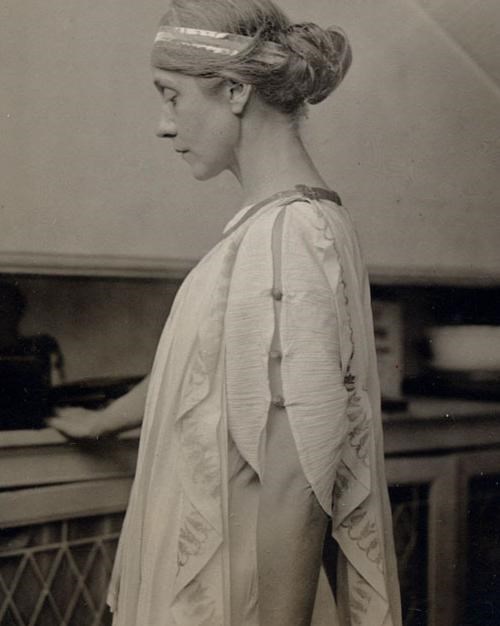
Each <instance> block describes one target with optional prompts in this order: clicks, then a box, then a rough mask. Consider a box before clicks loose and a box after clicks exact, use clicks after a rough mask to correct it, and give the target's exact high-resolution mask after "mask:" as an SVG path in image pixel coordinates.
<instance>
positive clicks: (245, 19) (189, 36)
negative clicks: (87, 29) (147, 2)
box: [152, 0, 351, 115]
mask: <svg viewBox="0 0 500 626" xmlns="http://www.w3.org/2000/svg"><path fill="white" fill-rule="evenodd" d="M172 27H173V28H172ZM162 29H163V30H162ZM193 29H196V30H197V31H198V35H196V34H195V35H193V33H194V32H195V31H194V30H193ZM180 31H182V32H180ZM200 31H209V32H211V33H214V32H215V33H230V34H232V35H234V37H233V39H232V40H231V38H230V39H229V45H230V46H232V48H233V50H232V52H231V53H230V54H225V53H224V51H222V50H221V49H220V48H221V47H223V45H225V44H222V43H221V40H214V39H212V42H214V43H215V44H216V45H214V46H211V45H210V43H211V42H210V37H208V38H207V39H206V41H205V44H203V39H204V37H203V33H201V34H200ZM162 33H163V36H160V35H162ZM207 34H208V33H207ZM207 42H208V43H207ZM190 43H191V45H190ZM193 44H194V45H193ZM217 46H219V50H218V51H217V49H216V48H217ZM152 62H153V65H154V66H155V67H158V68H161V69H165V70H172V71H178V72H181V73H183V74H187V75H190V76H201V77H221V78H226V79H231V80H234V81H240V82H242V83H246V84H250V85H253V86H254V88H255V90H256V92H257V94H258V95H259V96H260V98H261V99H262V100H263V101H264V102H265V103H267V104H268V105H270V106H272V107H274V108H275V109H277V110H279V111H281V112H283V113H286V114H291V115H297V113H299V112H300V111H302V110H303V108H304V105H306V104H307V103H310V104H315V103H317V102H321V101H322V100H324V99H325V98H326V97H327V96H328V95H329V94H330V93H331V92H332V91H333V90H334V89H335V88H336V87H337V86H338V85H339V84H340V82H341V81H342V79H343V78H344V76H345V74H346V72H347V70H348V69H349V66H350V64H351V48H350V45H349V42H348V41H347V38H346V37H345V35H344V34H343V33H342V31H340V30H339V29H336V28H330V29H323V28H321V27H319V26H317V25H316V24H311V23H304V24H292V23H291V22H290V20H289V19H288V18H287V17H286V15H285V14H284V13H283V12H282V11H281V9H279V8H278V7H277V6H276V5H275V4H273V3H272V2H271V1H270V0H172V1H171V4H170V8H169V10H168V11H167V13H166V14H165V15H164V17H163V18H162V20H161V26H160V34H159V37H158V38H157V41H156V42H155V45H154V49H153V55H152Z"/></svg>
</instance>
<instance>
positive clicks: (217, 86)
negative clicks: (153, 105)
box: [153, 68, 241, 180]
mask: <svg viewBox="0 0 500 626" xmlns="http://www.w3.org/2000/svg"><path fill="white" fill-rule="evenodd" d="M153 81H154V84H155V86H156V88H157V89H158V91H159V93H160V96H161V99H162V105H161V116H160V123H159V127H158V131H157V135H158V137H162V138H169V139H171V140H172V142H173V147H174V149H175V151H176V152H177V153H179V155H181V156H182V158H183V159H184V160H185V161H186V162H187V163H188V164H189V165H190V167H191V170H192V173H193V176H194V177H195V178H196V179H197V180H207V179H209V178H212V177H214V176H217V175H218V174H220V173H221V172H223V171H224V170H230V171H233V172H235V171H236V169H237V158H236V151H237V147H238V140H239V135H240V121H239V116H238V113H239V112H241V107H238V105H237V104H235V102H234V98H233V93H234V89H235V87H234V86H232V85H231V84H229V83H228V82H225V81H221V80H219V79H206V78H196V77H193V76H187V75H185V74H181V73H179V72H173V71H167V70H163V69H160V68H153Z"/></svg>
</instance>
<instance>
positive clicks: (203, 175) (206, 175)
mask: <svg viewBox="0 0 500 626" xmlns="http://www.w3.org/2000/svg"><path fill="white" fill-rule="evenodd" d="M191 172H192V174H193V178H194V179H196V180H199V181H204V180H210V179H211V178H215V177H216V176H218V175H219V174H220V173H221V172H222V169H217V170H215V169H209V168H207V167H203V166H199V165H198V166H196V165H194V166H193V167H192V168H191Z"/></svg>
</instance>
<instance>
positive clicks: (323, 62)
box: [280, 22, 352, 104]
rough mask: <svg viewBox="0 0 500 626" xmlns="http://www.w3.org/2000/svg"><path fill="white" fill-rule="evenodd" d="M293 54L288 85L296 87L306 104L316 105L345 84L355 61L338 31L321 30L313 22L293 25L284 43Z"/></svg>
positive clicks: (346, 40) (339, 30) (347, 44)
mask: <svg viewBox="0 0 500 626" xmlns="http://www.w3.org/2000/svg"><path fill="white" fill-rule="evenodd" d="M280 43H282V44H283V45H285V46H286V47H287V48H288V49H289V50H290V52H291V53H292V54H291V55H290V59H289V64H288V71H289V79H290V80H289V82H290V84H293V85H295V86H296V89H298V90H299V91H300V92H301V94H302V96H303V101H304V102H308V103H310V104H316V103H318V102H321V101H322V100H324V99H325V98H326V97H327V96H328V95H330V94H331V93H332V91H333V90H334V89H336V88H337V87H338V86H339V85H340V83H341V82H342V80H343V78H344V76H345V75H346V73H347V70H348V69H349V67H350V65H351V61H352V52H351V46H350V44H349V41H348V39H347V36H346V35H345V33H344V32H343V31H342V30H341V29H339V28H337V27H330V28H327V29H324V28H321V26H318V25H317V24H314V23H309V22H306V23H303V24H292V25H291V26H289V27H288V28H287V29H286V30H285V31H284V32H283V34H282V37H281V42H280Z"/></svg>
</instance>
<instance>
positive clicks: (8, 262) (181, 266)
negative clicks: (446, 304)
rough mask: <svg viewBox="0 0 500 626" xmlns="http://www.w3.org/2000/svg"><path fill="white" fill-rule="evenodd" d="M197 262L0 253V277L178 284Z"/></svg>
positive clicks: (483, 275) (384, 278)
mask: <svg viewBox="0 0 500 626" xmlns="http://www.w3.org/2000/svg"><path fill="white" fill-rule="evenodd" d="M196 263H197V259H193V258H171V257H139V256H119V255H94V256H91V255H85V254H37V253H32V252H0V273H2V272H3V273H8V274H29V275H37V276H38V275H41V276H88V277H93V276H95V277H110V278H145V279H148V278H149V279H171V280H182V279H183V278H184V277H185V276H186V275H187V274H188V272H189V271H190V270H191V269H192V268H193V267H194V266H195V265H196ZM368 271H369V275H370V281H371V283H372V284H374V285H380V286H457V287H495V286H500V272H497V273H493V272H480V271H478V270H470V269H469V268H458V269H453V270H449V269H445V270H444V269H442V268H437V267H436V268H425V267H423V268H417V267H381V266H370V267H369V268H368Z"/></svg>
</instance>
